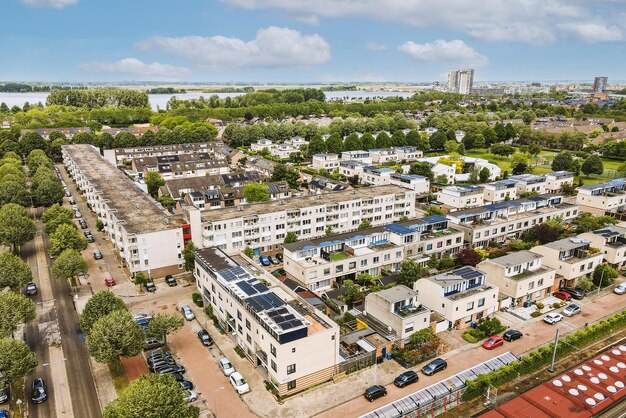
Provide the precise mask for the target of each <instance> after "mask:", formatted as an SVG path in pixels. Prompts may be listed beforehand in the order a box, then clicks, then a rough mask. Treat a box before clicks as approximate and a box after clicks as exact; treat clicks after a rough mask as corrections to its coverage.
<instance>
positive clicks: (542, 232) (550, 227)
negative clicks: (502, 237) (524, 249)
mask: <svg viewBox="0 0 626 418" xmlns="http://www.w3.org/2000/svg"><path fill="white" fill-rule="evenodd" d="M558 222H560V221H557V223H549V222H544V223H541V224H539V225H535V226H533V227H532V228H531V229H529V230H527V231H524V232H523V233H522V236H521V238H522V240H523V241H524V242H536V241H539V242H540V243H541V244H547V243H549V242H554V241H556V240H557V239H559V237H560V236H561V233H562V232H563V226H562V225H561V224H560V223H558Z"/></svg>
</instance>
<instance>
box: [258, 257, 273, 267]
mask: <svg viewBox="0 0 626 418" xmlns="http://www.w3.org/2000/svg"><path fill="white" fill-rule="evenodd" d="M259 260H260V261H261V265H263V266H265V267H267V266H269V265H270V264H271V261H270V259H269V258H267V256H265V255H262V256H261V257H259Z"/></svg>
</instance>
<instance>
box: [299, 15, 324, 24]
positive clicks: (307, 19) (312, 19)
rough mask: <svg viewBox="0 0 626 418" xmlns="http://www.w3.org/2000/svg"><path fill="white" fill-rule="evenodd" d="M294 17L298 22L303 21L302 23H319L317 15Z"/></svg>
mask: <svg viewBox="0 0 626 418" xmlns="http://www.w3.org/2000/svg"><path fill="white" fill-rule="evenodd" d="M294 19H295V20H296V21H298V22H300V23H304V24H307V25H311V26H319V24H320V18H319V17H317V16H313V15H311V16H296V17H295V18H294Z"/></svg>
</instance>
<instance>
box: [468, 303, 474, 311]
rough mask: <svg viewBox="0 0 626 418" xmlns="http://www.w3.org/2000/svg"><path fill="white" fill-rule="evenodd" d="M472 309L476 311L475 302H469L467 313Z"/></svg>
mask: <svg viewBox="0 0 626 418" xmlns="http://www.w3.org/2000/svg"><path fill="white" fill-rule="evenodd" d="M472 309H474V302H468V303H467V309H466V310H467V311H471V310H472Z"/></svg>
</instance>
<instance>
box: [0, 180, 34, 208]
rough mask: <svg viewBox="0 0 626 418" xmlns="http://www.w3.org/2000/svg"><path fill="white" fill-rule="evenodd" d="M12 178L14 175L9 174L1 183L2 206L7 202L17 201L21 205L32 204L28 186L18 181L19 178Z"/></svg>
mask: <svg viewBox="0 0 626 418" xmlns="http://www.w3.org/2000/svg"><path fill="white" fill-rule="evenodd" d="M11 178H14V176H12V175H7V176H5V177H4V178H3V179H2V182H1V183H0V206H2V205H6V204H7V203H16V204H18V205H21V206H26V205H30V200H29V199H28V191H27V190H26V186H24V184H22V183H21V182H19V181H16V180H17V179H14V180H11Z"/></svg>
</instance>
